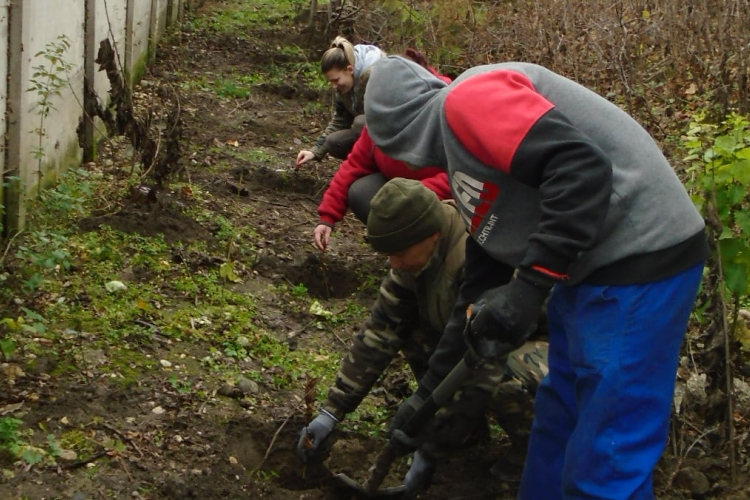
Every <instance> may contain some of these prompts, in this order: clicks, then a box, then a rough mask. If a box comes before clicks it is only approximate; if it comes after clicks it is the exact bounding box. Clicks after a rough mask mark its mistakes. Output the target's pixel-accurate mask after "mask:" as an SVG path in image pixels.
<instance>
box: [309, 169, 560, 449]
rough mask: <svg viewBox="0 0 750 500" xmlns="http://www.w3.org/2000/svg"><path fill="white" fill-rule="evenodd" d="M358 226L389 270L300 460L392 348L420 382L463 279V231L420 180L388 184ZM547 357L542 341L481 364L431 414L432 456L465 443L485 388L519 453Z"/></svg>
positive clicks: (361, 393) (353, 404)
mask: <svg viewBox="0 0 750 500" xmlns="http://www.w3.org/2000/svg"><path fill="white" fill-rule="evenodd" d="M367 229H368V240H369V242H370V244H371V245H372V246H373V248H374V249H375V250H377V251H378V252H380V253H383V254H386V255H388V257H389V259H390V265H391V271H390V272H389V274H388V276H387V277H386V278H385V280H384V281H383V282H382V284H381V287H380V293H379V295H378V298H377V300H376V302H375V306H374V307H373V309H372V312H371V314H370V317H369V318H368V319H367V320H366V321H365V323H364V325H363V327H362V328H361V330H360V331H359V332H358V333H357V334H356V336H355V337H354V341H353V344H352V346H351V347H350V349H349V352H348V353H347V355H346V356H345V357H344V360H343V363H342V366H341V369H340V371H339V373H338V376H337V377H336V383H335V385H334V386H333V387H331V388H330V390H329V393H328V399H327V401H326V403H325V405H324V406H323V409H322V410H321V412H320V414H319V415H318V416H317V417H316V418H315V419H314V420H313V421H312V422H311V423H310V424H309V426H307V427H305V428H303V429H302V431H301V433H300V440H299V444H298V453H299V455H300V458H301V459H302V460H303V461H307V460H309V459H313V458H314V457H315V456H316V455H317V454H318V453H319V452H320V449H321V445H322V444H323V442H324V441H325V440H326V439H327V438H328V437H329V436H330V434H331V433H332V431H333V429H334V427H335V424H336V423H338V422H340V421H341V420H342V419H343V418H344V417H345V416H346V414H348V413H350V412H352V411H353V410H354V409H356V408H357V406H358V405H359V403H360V402H361V401H362V399H363V398H364V397H365V396H366V395H367V394H368V393H369V391H370V389H371V388H372V386H373V385H374V384H375V382H376V381H377V380H378V378H379V377H380V376H381V375H382V373H383V371H384V370H385V369H386V367H387V366H388V365H389V363H390V362H391V360H392V359H393V357H394V356H395V355H396V354H397V353H398V352H399V350H401V352H402V353H403V354H404V357H405V358H406V360H407V362H408V363H409V365H410V367H411V369H412V371H413V372H414V375H415V377H416V379H417V380H419V379H420V378H421V377H422V376H424V374H425V373H426V372H427V369H428V367H427V361H428V359H429V358H430V355H431V354H432V352H433V351H434V349H435V347H436V345H437V343H438V341H439V340H440V338H441V336H442V335H443V331H444V330H445V328H446V325H447V323H448V320H449V318H450V317H451V314H452V312H453V308H454V303H455V300H456V297H457V295H458V290H459V287H460V286H461V284H462V282H463V279H462V277H463V266H464V257H465V246H464V245H465V242H466V238H467V233H466V230H465V227H464V225H463V221H462V220H461V216H460V215H459V212H458V210H457V208H456V205H455V202H453V201H452V200H446V201H443V202H440V201H439V200H438V198H437V196H436V195H435V193H433V192H432V191H430V190H429V189H427V188H425V187H424V186H423V185H422V184H421V183H420V182H419V181H414V180H409V179H403V178H395V179H392V180H391V181H389V182H388V183H387V184H386V185H385V186H384V187H383V188H382V189H381V190H380V191H379V192H378V194H377V195H376V196H375V197H374V198H373V200H372V207H371V212H370V216H369V218H368V223H367ZM488 278H489V280H490V281H492V280H494V279H495V278H494V277H492V276H488ZM497 279H501V280H502V279H504V277H502V276H500V277H498V278H497ZM489 285H490V283H489V282H488V286H489ZM458 307H465V306H463V305H459V306H458ZM546 360H547V343H546V342H542V341H529V342H527V343H526V344H524V345H523V346H521V348H519V349H518V350H517V351H514V352H513V353H512V354H511V355H510V356H509V358H508V363H507V366H506V365H503V366H495V365H492V364H489V363H487V364H485V365H483V366H482V367H481V368H480V369H479V370H478V371H477V372H476V374H475V376H474V377H472V379H471V380H470V381H468V382H467V383H466V384H464V387H463V388H462V389H461V390H459V391H458V392H457V393H456V394H455V396H454V401H453V402H452V403H451V404H450V405H448V406H447V407H446V408H443V409H441V410H440V411H439V412H438V414H437V415H436V417H435V419H434V422H433V424H432V426H431V427H432V429H433V432H431V433H430V437H431V440H432V442H431V444H430V445H429V446H428V447H429V449H430V450H431V452H432V453H433V454H436V455H439V454H441V453H442V454H446V453H449V452H450V451H451V450H453V449H456V448H458V447H460V446H462V445H463V444H465V442H466V441H467V439H469V438H470V437H471V435H472V433H473V432H474V431H475V430H476V428H477V426H478V425H479V424H480V423H481V422H483V419H484V415H485V412H486V409H487V407H486V398H477V397H475V395H476V393H477V392H483V391H486V392H490V393H494V394H495V395H496V397H494V398H492V403H491V406H492V410H493V412H494V413H495V416H496V419H497V421H498V423H500V425H501V426H502V427H503V429H504V430H505V431H506V432H507V433H508V435H509V436H510V437H511V440H512V441H513V444H514V448H515V449H516V450H517V451H518V454H519V455H523V452H524V451H525V448H526V443H527V440H528V434H529V431H530V427H531V421H532V419H533V397H534V393H535V391H536V387H537V384H538V383H539V382H540V380H541V378H542V377H543V376H544V375H545V374H546V372H547V366H546ZM396 420H398V415H397V418H396V419H395V420H394V422H393V423H392V425H391V429H397V428H399V427H400V424H401V422H398V421H396ZM517 459H520V460H522V456H521V457H517Z"/></svg>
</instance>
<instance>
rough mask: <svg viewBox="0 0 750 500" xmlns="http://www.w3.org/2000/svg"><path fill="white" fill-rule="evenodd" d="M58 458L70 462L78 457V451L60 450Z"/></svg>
mask: <svg viewBox="0 0 750 500" xmlns="http://www.w3.org/2000/svg"><path fill="white" fill-rule="evenodd" d="M60 458H61V459H62V460H67V461H68V462H72V461H74V460H76V459H78V453H76V452H75V451H73V450H60Z"/></svg>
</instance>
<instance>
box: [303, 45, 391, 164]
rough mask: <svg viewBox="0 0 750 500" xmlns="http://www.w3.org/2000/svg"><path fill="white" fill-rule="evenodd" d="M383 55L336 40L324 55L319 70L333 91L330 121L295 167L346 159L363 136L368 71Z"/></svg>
mask: <svg viewBox="0 0 750 500" xmlns="http://www.w3.org/2000/svg"><path fill="white" fill-rule="evenodd" d="M385 55H386V54H385V52H383V51H382V50H380V49H379V48H378V47H375V46H374V45H364V44H358V45H352V44H351V42H349V40H347V39H346V38H344V37H342V36H337V37H336V39H335V40H333V42H331V47H330V48H329V49H328V50H327V51H326V52H325V53H324V54H323V58H322V60H321V64H320V66H321V70H322V71H323V74H324V75H325V77H326V79H327V80H328V82H329V83H330V84H331V87H333V89H334V90H335V91H336V93H337V94H336V108H335V110H334V113H333V118H332V119H331V121H330V123H329V124H328V126H327V127H326V129H325V130H324V131H323V134H322V135H321V136H320V138H319V139H318V142H317V143H316V144H315V146H314V147H313V148H312V150H302V151H300V152H299V154H298V155H297V166H300V165H303V164H304V163H307V162H308V161H310V160H313V159H314V160H322V159H323V158H325V156H326V155H327V154H330V155H331V156H333V157H334V158H339V159H341V160H343V159H346V157H347V155H348V154H349V152H350V151H351V150H352V147H353V146H354V143H355V142H356V140H357V138H358V137H359V135H360V133H361V132H362V127H363V126H364V124H365V120H364V118H365V117H364V95H365V87H366V86H367V81H368V79H369V78H370V67H371V66H372V65H373V64H374V63H375V62H376V61H377V60H378V59H380V58H381V57H384V56H385Z"/></svg>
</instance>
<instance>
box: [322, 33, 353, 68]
mask: <svg viewBox="0 0 750 500" xmlns="http://www.w3.org/2000/svg"><path fill="white" fill-rule="evenodd" d="M347 66H352V67H353V66H354V46H353V45H352V43H351V42H350V41H349V40H347V39H346V38H344V37H343V36H337V37H336V38H335V39H334V40H333V41H332V42H331V47H330V48H329V49H328V50H326V51H325V54H323V59H321V61H320V68H321V69H322V70H323V73H327V72H328V71H330V70H332V69H339V70H341V69H345V68H346V67H347Z"/></svg>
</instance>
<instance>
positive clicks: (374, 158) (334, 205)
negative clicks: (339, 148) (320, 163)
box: [318, 127, 451, 227]
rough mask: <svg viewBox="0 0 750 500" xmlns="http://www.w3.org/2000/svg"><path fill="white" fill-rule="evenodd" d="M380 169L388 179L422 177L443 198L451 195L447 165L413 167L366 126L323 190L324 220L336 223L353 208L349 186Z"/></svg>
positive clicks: (322, 210)
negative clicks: (390, 151)
mask: <svg viewBox="0 0 750 500" xmlns="http://www.w3.org/2000/svg"><path fill="white" fill-rule="evenodd" d="M378 172H379V173H381V174H383V175H384V176H385V178H386V179H388V180H390V179H393V178H396V177H403V178H406V179H415V180H418V181H421V182H422V184H424V185H425V186H426V187H427V188H429V189H430V190H431V191H433V192H434V193H435V194H436V195H437V196H438V198H440V199H441V200H448V199H450V198H451V189H450V185H449V184H448V175H447V174H446V173H445V171H444V170H443V169H441V168H438V167H427V168H420V169H418V170H414V169H410V168H409V167H407V166H406V164H405V163H404V162H402V161H398V160H394V159H393V158H391V157H389V156H387V155H386V154H385V153H383V151H381V150H380V148H378V147H376V146H375V144H374V143H373V142H372V139H371V138H370V134H369V133H368V132H367V127H365V128H364V129H363V130H362V135H360V137H359V139H358V140H357V142H356V143H354V148H352V152H351V153H349V156H348V157H347V158H346V160H344V162H343V163H342V164H341V166H340V167H339V169H338V170H337V171H336V174H335V175H334V176H333V179H331V184H330V185H329V186H328V189H327V190H326V192H325V193H324V194H323V200H322V201H321V203H320V206H319V207H318V214H320V222H321V223H322V224H326V225H329V226H331V227H334V226H335V225H336V223H337V222H339V221H341V219H343V218H344V215H345V214H346V211H347V209H348V208H349V202H348V200H349V188H350V187H351V185H352V184H353V183H354V181H356V180H357V179H361V178H362V177H365V176H367V175H370V174H375V173H378Z"/></svg>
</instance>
